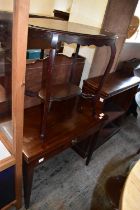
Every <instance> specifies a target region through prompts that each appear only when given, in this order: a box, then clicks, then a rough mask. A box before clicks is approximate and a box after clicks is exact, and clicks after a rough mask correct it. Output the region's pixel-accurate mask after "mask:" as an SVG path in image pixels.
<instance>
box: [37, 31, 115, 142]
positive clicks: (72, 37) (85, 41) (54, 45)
mask: <svg viewBox="0 0 140 210" xmlns="http://www.w3.org/2000/svg"><path fill="white" fill-rule="evenodd" d="M39 30H40V29H39ZM47 30H48V29H46V31H47ZM47 38H48V43H49V42H50V45H51V50H50V54H49V57H48V60H49V61H48V63H47V62H46V60H44V66H43V69H44V70H43V71H44V72H45V71H46V83H45V85H44V88H43V89H44V90H43V91H41V92H40V94H39V95H40V96H41V98H42V99H43V100H44V113H43V118H42V126H41V138H43V139H45V138H46V135H47V133H46V131H47V130H46V127H47V115H48V112H49V109H50V105H51V103H52V101H53V100H66V99H68V98H71V97H73V96H76V95H78V94H80V89H79V88H78V87H77V88H75V86H74V87H73V84H72V83H71V78H72V74H73V72H74V71H76V69H75V63H76V58H77V57H78V52H79V49H80V46H90V45H96V46H98V47H102V46H104V45H106V46H110V48H111V56H110V60H109V63H108V66H107V68H106V70H105V73H104V76H103V77H102V78H101V81H100V83H99V85H98V90H97V92H96V96H95V97H94V101H93V102H94V103H93V105H94V107H95V106H96V101H99V99H100V89H101V88H102V86H103V83H104V81H105V78H106V76H107V75H108V73H109V71H110V69H111V67H112V64H113V61H114V57H115V52H116V49H115V38H114V37H111V38H110V37H107V36H103V35H84V34H76V33H70V34H69V33H68V32H67V33H66V32H62V31H61V32H60V33H58V32H57V33H56V32H55V33H54V32H52V31H49V30H48V34H47ZM62 42H64V43H67V44H72V43H76V44H77V47H76V52H75V54H74V56H73V65H72V70H71V74H70V81H69V82H68V84H67V86H66V84H65V91H62V88H61V89H60V88H57V91H55V95H54V94H53V95H54V98H53V95H52V92H53V90H54V88H53V86H52V72H53V70H54V69H53V67H54V63H55V56H56V50H57V49H58V46H59V43H62ZM46 63H47V65H46ZM61 87H62V86H61ZM59 90H60V93H59ZM74 91H75V93H74ZM62 93H63V94H64V95H62ZM60 96H61V98H60ZM94 114H96V113H94ZM99 114H100V113H99Z"/></svg>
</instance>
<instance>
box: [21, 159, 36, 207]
mask: <svg viewBox="0 0 140 210" xmlns="http://www.w3.org/2000/svg"><path fill="white" fill-rule="evenodd" d="M33 175H34V165H32V164H27V163H26V162H25V161H24V162H23V187H24V203H25V208H26V209H28V208H29V205H30V197H31V190H32V182H33Z"/></svg>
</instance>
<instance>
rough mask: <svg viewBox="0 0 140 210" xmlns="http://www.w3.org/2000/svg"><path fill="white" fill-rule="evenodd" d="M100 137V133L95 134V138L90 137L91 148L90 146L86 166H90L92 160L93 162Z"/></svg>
mask: <svg viewBox="0 0 140 210" xmlns="http://www.w3.org/2000/svg"><path fill="white" fill-rule="evenodd" d="M98 135H99V131H98V132H96V133H95V134H94V136H91V137H90V141H89V146H88V152H87V159H86V165H88V164H89V162H90V160H91V157H92V154H93V151H94V149H95V147H96V145H97V142H98Z"/></svg>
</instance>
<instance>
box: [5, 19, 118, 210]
mask: <svg viewBox="0 0 140 210" xmlns="http://www.w3.org/2000/svg"><path fill="white" fill-rule="evenodd" d="M6 24H7V23H6ZM28 32H29V33H28V48H30V49H32V48H33V49H35V48H36V49H42V50H43V49H50V48H51V51H50V54H49V58H48V59H49V62H48V63H47V62H44V70H45V71H43V75H44V72H47V76H45V89H46V91H45V94H46V95H45V100H44V101H45V103H44V106H43V104H42V105H40V106H37V107H32V108H29V109H26V110H25V119H24V142H23V158H24V197H25V206H26V208H28V207H29V201H30V194H31V186H32V178H33V169H34V167H35V166H37V165H38V164H40V163H41V162H43V161H45V160H47V159H49V158H50V157H53V156H54V155H55V154H58V153H60V152H61V151H63V150H65V149H67V148H69V147H71V146H73V145H75V144H76V143H79V142H80V141H85V140H86V139H88V140H89V141H88V143H87V151H86V157H87V164H88V162H89V160H90V158H91V155H92V153H93V148H94V143H95V139H97V138H94V137H97V135H98V133H99V130H100V129H101V127H102V126H103V124H104V123H105V120H106V115H102V113H101V112H100V111H101V109H99V110H98V107H97V106H96V103H97V102H100V99H101V93H100V91H101V89H102V87H103V85H104V82H105V79H106V77H107V75H108V73H109V72H110V69H111V66H112V64H113V60H114V57H115V52H116V49H115V40H116V36H114V35H112V34H107V33H106V34H100V29H99V28H95V27H91V26H86V25H83V24H77V23H71V22H67V21H60V20H54V19H47V18H29V31H28ZM6 39H7V37H6V34H5V35H4V41H6ZM62 42H66V43H67V44H72V43H76V45H77V50H76V53H75V56H74V57H73V59H72V60H73V62H72V65H71V66H72V68H71V69H72V70H71V73H70V75H69V82H70V83H71V84H73V74H75V72H76V71H77V68H74V66H75V63H76V59H77V55H78V51H79V47H80V45H82V46H90V45H96V46H97V47H103V46H108V47H110V50H111V56H110V60H109V63H108V66H107V68H106V70H105V74H104V77H103V78H102V79H101V81H100V83H99V86H98V88H97V92H96V96H94V94H92V95H90V96H89V95H86V94H85V95H84V98H86V99H88V98H91V103H89V104H90V106H88V101H89V99H88V100H85V101H86V102H85V104H86V106H85V104H84V103H83V105H82V112H79V110H78V109H77V107H78V106H79V103H78V97H72V98H69V99H68V100H63V101H60V102H57V101H55V102H54V103H53V104H52V106H51V109H50V106H49V103H48V102H49V101H50V98H51V90H52V83H53V82H52V81H53V72H54V66H55V61H56V57H57V56H55V55H56V54H57V52H58V49H59V48H60V47H61V44H62ZM7 45H8V44H7ZM46 65H47V68H46ZM76 75H77V73H76ZM65 83H66V82H65ZM42 84H43V85H44V81H42ZM63 84H64V82H63ZM76 95H77V94H76ZM79 101H80V100H79ZM95 102H96V103H95ZM97 104H99V103H97ZM93 105H94V107H95V108H97V109H96V110H95V115H93V114H92V112H93ZM49 109H50V112H49V113H48V110H49ZM80 111H81V110H80ZM42 113H44V114H43V116H44V119H43V123H42V125H43V126H44V127H43V128H42V129H43V132H44V133H46V132H47V135H46V141H40V129H41V121H42V119H41V115H42ZM100 114H101V115H100ZM46 124H47V129H46Z"/></svg>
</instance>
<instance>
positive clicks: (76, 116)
mask: <svg viewBox="0 0 140 210" xmlns="http://www.w3.org/2000/svg"><path fill="white" fill-rule="evenodd" d="M69 103H70V102H69ZM72 103H73V101H72ZM56 106H58V107H56ZM72 106H73V104H72ZM54 108H55V109H54V110H55V111H53V112H50V115H49V116H48V126H49V127H48V135H47V140H46V141H44V142H42V141H40V121H41V110H42V108H41V105H40V106H36V107H32V108H29V109H27V110H25V120H24V141H23V155H24V158H25V160H26V161H27V162H31V161H33V160H39V158H42V157H44V158H45V159H48V158H50V157H51V156H53V155H54V154H57V153H58V152H61V151H63V150H64V149H66V148H68V147H70V146H72V143H73V142H72V140H74V139H78V138H80V137H83V136H88V135H91V134H93V133H95V132H96V131H97V130H98V128H99V126H100V125H101V124H102V122H103V121H104V119H105V117H103V118H102V119H100V118H97V117H93V116H92V114H91V108H90V109H89V110H88V112H86V113H79V112H78V111H77V110H71V109H70V110H68V106H66V105H65V104H63V106H62V104H56V105H55V107H54ZM52 109H53V107H52ZM64 110H65V113H64ZM58 111H59V112H58ZM60 112H61V113H60ZM68 112H69V113H68ZM62 113H63V115H62ZM79 141H80V139H79Z"/></svg>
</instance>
